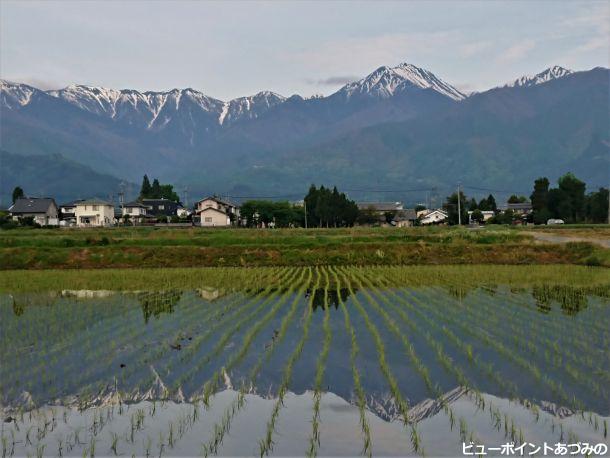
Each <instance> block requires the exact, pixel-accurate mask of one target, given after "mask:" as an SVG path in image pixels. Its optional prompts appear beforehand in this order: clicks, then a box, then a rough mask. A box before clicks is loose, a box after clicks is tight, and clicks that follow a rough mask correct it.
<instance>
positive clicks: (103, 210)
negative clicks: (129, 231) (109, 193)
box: [74, 199, 114, 227]
mask: <svg viewBox="0 0 610 458" xmlns="http://www.w3.org/2000/svg"><path fill="white" fill-rule="evenodd" d="M74 216H75V218H76V225H77V226H78V227H100V226H111V225H113V224H114V205H113V204H112V203H110V202H107V201H105V200H101V199H87V200H81V201H78V202H76V209H75V211H74Z"/></svg>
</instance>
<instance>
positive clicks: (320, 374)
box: [307, 267, 332, 457]
mask: <svg viewBox="0 0 610 458" xmlns="http://www.w3.org/2000/svg"><path fill="white" fill-rule="evenodd" d="M322 272H323V273H324V320H323V322H322V328H323V330H324V342H323V344H322V351H321V352H320V356H319V357H318V361H317V363H316V376H315V381H314V395H313V397H314V403H313V418H312V420H311V425H312V432H311V436H310V437H309V450H308V451H307V456H310V457H314V456H317V454H318V447H319V446H320V401H321V400H322V381H323V379H324V369H325V368H326V360H327V359H328V352H329V351H330V344H331V340H332V333H331V329H330V305H329V303H328V287H329V276H328V270H327V269H326V268H325V267H322Z"/></svg>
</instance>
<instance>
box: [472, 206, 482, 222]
mask: <svg viewBox="0 0 610 458" xmlns="http://www.w3.org/2000/svg"><path fill="white" fill-rule="evenodd" d="M470 219H471V220H472V221H475V222H477V223H479V224H481V223H483V222H484V220H485V218H484V217H483V212H482V211H481V210H479V209H478V208H477V209H475V210H473V211H472V214H471V215H470Z"/></svg>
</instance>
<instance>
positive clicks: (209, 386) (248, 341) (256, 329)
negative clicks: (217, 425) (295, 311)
mask: <svg viewBox="0 0 610 458" xmlns="http://www.w3.org/2000/svg"><path fill="white" fill-rule="evenodd" d="M304 276H305V269H301V274H300V276H299V278H298V279H296V280H295V281H294V282H293V283H292V284H291V285H290V287H289V288H288V289H287V290H286V291H285V292H284V294H282V296H281V297H280V298H279V299H278V300H277V301H276V302H275V304H274V305H273V307H271V309H270V310H269V311H268V312H267V313H266V314H265V315H264V316H263V317H262V318H261V319H260V320H259V321H257V322H256V323H254V325H253V326H252V327H251V328H250V329H249V330H248V332H247V333H245V335H244V340H243V343H242V347H241V349H240V351H239V352H237V353H235V354H234V355H233V356H232V357H231V358H229V360H228V361H227V363H226V364H225V365H224V366H223V367H222V369H220V370H217V371H216V372H215V373H214V374H213V375H212V377H211V378H210V379H209V380H208V381H207V382H206V383H205V385H204V387H203V397H202V400H203V403H204V405H205V406H209V399H210V396H212V394H214V393H215V392H216V390H217V389H218V383H219V381H220V379H221V378H222V373H223V372H227V373H228V372H229V371H231V369H233V368H234V367H235V366H237V365H238V364H239V363H240V362H241V361H242V360H243V358H244V357H245V356H246V354H247V353H248V350H249V349H250V346H251V345H252V341H253V340H254V338H255V337H256V336H257V335H258V334H259V333H260V332H261V330H262V329H263V328H264V327H265V326H266V325H267V324H268V323H269V321H270V320H271V319H272V318H273V317H274V316H275V315H276V314H277V312H278V310H279V309H280V308H281V307H282V306H283V305H284V304H285V303H286V300H287V299H288V297H289V296H290V295H291V294H292V293H293V292H294V291H295V290H296V289H297V288H298V287H299V286H300V285H301V284H302V281H303V277H304Z"/></svg>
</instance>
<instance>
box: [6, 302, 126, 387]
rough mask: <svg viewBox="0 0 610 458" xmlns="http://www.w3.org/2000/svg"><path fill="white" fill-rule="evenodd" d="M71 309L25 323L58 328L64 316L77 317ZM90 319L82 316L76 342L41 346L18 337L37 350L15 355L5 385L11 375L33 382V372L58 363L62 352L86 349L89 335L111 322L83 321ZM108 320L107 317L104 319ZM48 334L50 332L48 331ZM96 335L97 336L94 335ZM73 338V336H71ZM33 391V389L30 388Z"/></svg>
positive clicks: (50, 307) (43, 315)
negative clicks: (41, 323) (39, 323)
mask: <svg viewBox="0 0 610 458" xmlns="http://www.w3.org/2000/svg"><path fill="white" fill-rule="evenodd" d="M119 299H120V300H121V301H123V300H125V299H124V298H119ZM98 308H103V307H98ZM119 308H121V309H124V310H129V309H128V308H123V307H119ZM52 309H54V307H53V306H49V307H48V308H47V309H45V310H44V311H45V312H47V311H48V310H52ZM79 309H80V308H79ZM112 309H115V307H112ZM72 311H73V310H72V309H69V310H65V311H64V312H63V313H62V314H59V315H56V314H52V315H51V316H50V317H49V316H48V315H47V313H43V314H41V316H40V317H39V316H37V317H35V318H33V319H31V320H28V321H27V323H31V322H32V321H34V322H41V321H42V322H44V324H45V325H46V326H49V327H50V328H53V327H58V328H59V327H60V326H61V322H62V320H63V317H64V315H65V314H70V315H76V316H78V315H79V313H75V314H74V313H72ZM87 318H90V315H88V314H84V315H83V317H82V319H81V322H80V325H79V327H80V329H81V330H82V332H80V333H79V335H78V336H77V337H78V339H77V340H76V342H74V344H73V341H74V339H73V340H72V341H66V340H63V339H60V340H59V341H58V342H57V343H54V344H52V345H51V344H50V343H46V344H42V343H40V344H39V343H38V342H39V341H35V340H27V339H25V340H22V338H21V337H20V338H19V340H20V341H22V342H24V341H25V342H27V341H31V342H37V343H36V346H37V347H38V348H36V352H31V353H28V354H26V355H20V356H19V357H17V355H15V358H14V360H13V362H14V363H15V364H13V365H12V366H11V367H12V371H11V373H10V374H7V378H6V379H5V378H4V377H3V379H4V380H6V381H5V383H7V384H8V383H10V380H11V378H8V377H10V376H11V375H12V377H13V378H17V377H19V378H20V379H22V380H28V381H29V382H32V383H33V382H34V381H36V380H37V376H38V373H37V372H35V371H37V370H39V369H40V367H39V366H40V365H42V366H44V367H46V368H48V367H51V366H52V365H53V363H56V362H57V361H58V358H59V353H60V352H62V351H67V350H69V349H71V348H79V349H86V348H87V347H86V345H87V343H88V342H89V343H90V341H89V335H90V334H91V332H94V331H95V332H97V331H102V330H103V329H101V328H105V326H106V325H109V323H108V322H109V321H112V320H108V319H104V320H103V321H102V323H103V324H102V325H101V326H98V325H97V323H98V322H92V321H85V319H87ZM106 318H109V317H106ZM91 323H96V325H94V326H91ZM50 332H53V331H51V329H50ZM96 335H97V334H96ZM73 337H74V336H73ZM46 340H47V339H41V340H40V342H46ZM98 348H99V346H96V349H98ZM36 360H37V361H38V363H39V364H36V363H35V361H36ZM72 364H76V363H75V362H74V361H72ZM31 388H32V389H33V387H31Z"/></svg>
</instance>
